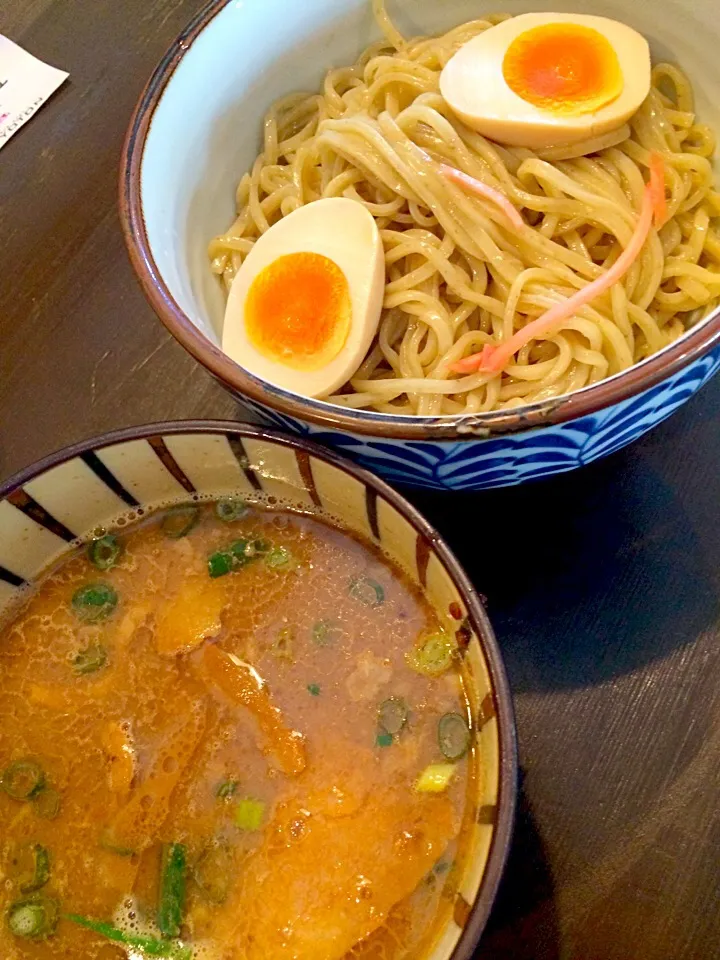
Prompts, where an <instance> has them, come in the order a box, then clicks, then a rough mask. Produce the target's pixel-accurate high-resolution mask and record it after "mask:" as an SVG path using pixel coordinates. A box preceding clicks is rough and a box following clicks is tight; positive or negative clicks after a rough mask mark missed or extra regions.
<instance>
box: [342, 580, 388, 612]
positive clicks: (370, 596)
mask: <svg viewBox="0 0 720 960" xmlns="http://www.w3.org/2000/svg"><path fill="white" fill-rule="evenodd" d="M349 593H350V596H351V597H353V598H354V599H355V600H359V601H360V603H364V604H365V606H366V607H380V606H382V605H383V603H385V590H384V588H383V586H382V584H379V583H378V582H377V580H371V579H370V578H369V577H356V579H355V580H352V581H351V582H350V590H349Z"/></svg>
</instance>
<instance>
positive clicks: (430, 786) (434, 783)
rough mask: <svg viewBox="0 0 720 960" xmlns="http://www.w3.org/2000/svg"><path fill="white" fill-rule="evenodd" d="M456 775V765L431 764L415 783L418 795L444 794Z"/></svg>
mask: <svg viewBox="0 0 720 960" xmlns="http://www.w3.org/2000/svg"><path fill="white" fill-rule="evenodd" d="M454 773H455V764H454V763H431V764H430V766H429V767H425V769H424V770H423V772H422V773H421V774H420V776H419V777H418V779H417V780H416V781H415V788H414V789H415V791H416V792H417V793H442V792H443V791H444V790H447V788H448V787H449V786H450V781H451V780H452V778H453V775H454Z"/></svg>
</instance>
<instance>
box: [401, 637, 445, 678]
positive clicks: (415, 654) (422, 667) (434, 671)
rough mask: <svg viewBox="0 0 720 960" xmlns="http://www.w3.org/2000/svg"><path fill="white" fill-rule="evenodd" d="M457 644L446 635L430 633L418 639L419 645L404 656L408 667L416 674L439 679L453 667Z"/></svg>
mask: <svg viewBox="0 0 720 960" xmlns="http://www.w3.org/2000/svg"><path fill="white" fill-rule="evenodd" d="M456 656H457V643H456V642H455V639H454V638H453V637H451V636H450V634H448V633H443V632H438V633H430V634H426V635H425V636H421V637H420V642H419V644H418V645H417V646H416V647H415V648H414V649H413V650H412V651H411V652H410V653H409V654H407V655H406V658H405V659H406V660H407V662H408V665H409V666H410V667H412V669H413V670H415V671H416V672H417V673H422V674H424V675H425V676H428V677H439V676H440V675H441V674H443V673H445V672H446V671H447V670H449V669H450V667H451V666H452V665H453V662H454V661H455V658H456Z"/></svg>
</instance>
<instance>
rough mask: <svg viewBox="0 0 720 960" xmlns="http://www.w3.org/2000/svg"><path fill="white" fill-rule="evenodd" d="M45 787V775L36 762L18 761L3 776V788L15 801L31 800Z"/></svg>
mask: <svg viewBox="0 0 720 960" xmlns="http://www.w3.org/2000/svg"><path fill="white" fill-rule="evenodd" d="M44 786H45V773H44V771H43V768H42V767H41V766H40V764H39V763H36V762H35V761H34V760H16V761H15V762H14V763H11V764H10V766H9V767H8V768H7V770H5V772H4V773H3V775H2V788H3V790H4V791H5V793H6V794H7V795H8V796H9V797H12V798H13V800H30V799H31V798H32V797H34V796H35V794H36V793H39V792H40V791H41V790H42V788H43V787H44Z"/></svg>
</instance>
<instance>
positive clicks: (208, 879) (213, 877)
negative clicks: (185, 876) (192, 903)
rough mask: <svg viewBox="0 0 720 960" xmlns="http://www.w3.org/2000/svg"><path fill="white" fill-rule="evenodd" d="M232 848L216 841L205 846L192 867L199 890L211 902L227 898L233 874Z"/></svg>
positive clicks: (216, 902) (222, 901)
mask: <svg viewBox="0 0 720 960" xmlns="http://www.w3.org/2000/svg"><path fill="white" fill-rule="evenodd" d="M234 860H235V858H234V856H233V853H232V850H231V849H230V847H229V846H228V845H227V844H224V843H221V842H216V843H213V844H212V845H211V846H209V847H207V848H206V849H205V850H204V851H203V852H202V853H201V854H200V857H199V858H198V861H197V863H196V864H195V866H194V868H193V876H194V878H195V882H196V883H197V885H198V887H199V888H200V891H201V892H202V893H203V894H204V896H205V897H206V899H208V900H210V902H211V903H215V904H221V903H224V902H225V900H227V895H228V893H229V892H230V886H231V884H232V881H233V879H234V876H235V863H234Z"/></svg>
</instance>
